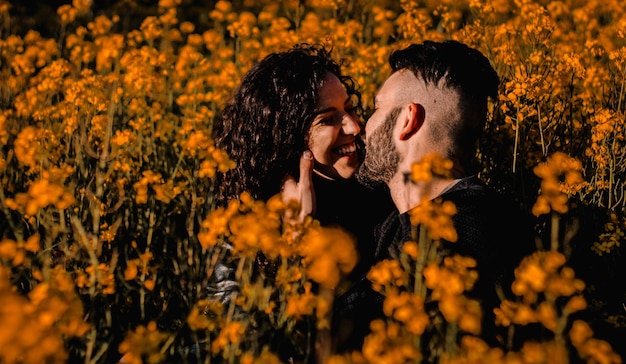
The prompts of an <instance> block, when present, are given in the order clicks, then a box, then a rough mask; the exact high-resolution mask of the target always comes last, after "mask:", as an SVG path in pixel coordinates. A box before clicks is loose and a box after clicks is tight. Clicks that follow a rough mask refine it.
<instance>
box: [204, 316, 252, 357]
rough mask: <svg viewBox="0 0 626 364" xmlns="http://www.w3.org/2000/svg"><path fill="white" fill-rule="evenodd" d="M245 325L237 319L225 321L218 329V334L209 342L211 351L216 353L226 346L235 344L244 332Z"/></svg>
mask: <svg viewBox="0 0 626 364" xmlns="http://www.w3.org/2000/svg"><path fill="white" fill-rule="evenodd" d="M245 330H246V327H245V326H244V325H243V324H242V323H241V322H237V321H233V322H227V323H226V324H225V325H224V326H223V327H222V328H221V330H220V333H219V334H218V336H217V337H216V338H215V339H214V340H213V342H212V343H211V351H212V352H213V353H218V352H219V351H221V350H224V349H225V348H226V346H228V345H231V344H237V343H239V341H240V340H241V337H242V335H243V334H244V333H245Z"/></svg>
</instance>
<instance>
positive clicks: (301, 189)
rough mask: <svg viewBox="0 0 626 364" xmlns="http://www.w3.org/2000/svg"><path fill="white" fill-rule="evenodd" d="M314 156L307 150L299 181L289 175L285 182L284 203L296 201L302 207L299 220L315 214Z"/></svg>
mask: <svg viewBox="0 0 626 364" xmlns="http://www.w3.org/2000/svg"><path fill="white" fill-rule="evenodd" d="M313 164H314V160H313V154H312V153H311V151H309V150H307V151H305V152H304V153H302V157H301V158H300V176H299V180H298V181H297V182H296V179H295V178H294V177H293V176H290V175H287V176H285V179H284V180H283V185H282V189H281V191H282V198H283V201H284V202H290V201H292V200H295V201H296V202H297V203H298V204H299V205H300V214H299V219H300V220H301V221H302V220H304V218H305V217H306V216H307V215H313V214H314V213H315V191H314V190H313Z"/></svg>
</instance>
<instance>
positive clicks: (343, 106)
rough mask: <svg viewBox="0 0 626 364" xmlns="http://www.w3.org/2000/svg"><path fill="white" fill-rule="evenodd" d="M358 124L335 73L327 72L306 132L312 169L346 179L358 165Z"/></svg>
mask: <svg viewBox="0 0 626 364" xmlns="http://www.w3.org/2000/svg"><path fill="white" fill-rule="evenodd" d="M360 132H361V123H360V121H359V118H358V117H357V115H356V108H355V106H354V105H353V102H352V100H351V99H350V97H349V96H348V94H347V93H346V90H345V88H344V87H343V84H342V83H341V81H339V79H338V78H337V76H335V75H334V74H332V73H329V74H328V75H327V76H326V78H325V79H324V83H323V85H322V87H321V88H320V96H319V100H318V102H317V107H316V109H315V118H314V119H313V123H312V124H311V130H310V131H309V149H310V150H311V152H313V156H314V158H315V167H314V170H315V172H317V173H318V174H321V175H322V176H324V177H326V178H330V179H338V178H343V179H347V178H350V177H352V176H353V175H354V173H355V171H356V169H357V168H358V165H359V157H358V154H357V146H356V139H357V138H359V133H360Z"/></svg>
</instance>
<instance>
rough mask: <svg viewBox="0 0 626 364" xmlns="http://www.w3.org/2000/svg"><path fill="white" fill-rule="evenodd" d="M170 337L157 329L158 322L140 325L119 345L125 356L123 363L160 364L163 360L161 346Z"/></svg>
mask: <svg viewBox="0 0 626 364" xmlns="http://www.w3.org/2000/svg"><path fill="white" fill-rule="evenodd" d="M168 336H169V335H168V334H166V333H162V332H160V331H159V330H158V329H157V326H156V322H154V321H150V322H149V323H148V325H147V326H142V325H139V326H137V328H135V330H134V331H131V332H129V333H127V334H126V337H125V338H124V341H122V343H121V344H120V345H119V352H120V353H121V354H123V356H122V359H121V362H123V363H143V358H146V360H147V362H148V363H158V362H160V361H161V360H162V358H163V354H162V353H161V345H162V344H163V342H164V341H165V340H166V339H167V337H168Z"/></svg>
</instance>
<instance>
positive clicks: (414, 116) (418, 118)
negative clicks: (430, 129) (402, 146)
mask: <svg viewBox="0 0 626 364" xmlns="http://www.w3.org/2000/svg"><path fill="white" fill-rule="evenodd" d="M407 107H408V111H409V112H408V115H407V117H406V119H405V120H404V124H403V125H402V130H400V140H407V139H409V138H410V137H411V136H413V134H415V133H417V131H418V130H420V128H421V127H422V125H424V117H425V116H426V111H425V110H424V107H423V106H422V105H420V104H416V103H414V102H412V103H410V104H409V105H408V106H407Z"/></svg>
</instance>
